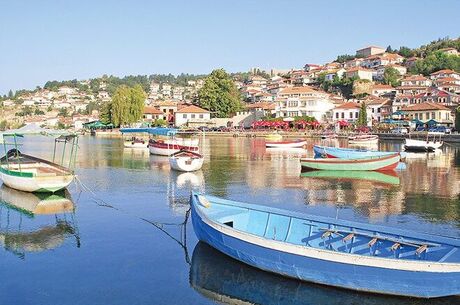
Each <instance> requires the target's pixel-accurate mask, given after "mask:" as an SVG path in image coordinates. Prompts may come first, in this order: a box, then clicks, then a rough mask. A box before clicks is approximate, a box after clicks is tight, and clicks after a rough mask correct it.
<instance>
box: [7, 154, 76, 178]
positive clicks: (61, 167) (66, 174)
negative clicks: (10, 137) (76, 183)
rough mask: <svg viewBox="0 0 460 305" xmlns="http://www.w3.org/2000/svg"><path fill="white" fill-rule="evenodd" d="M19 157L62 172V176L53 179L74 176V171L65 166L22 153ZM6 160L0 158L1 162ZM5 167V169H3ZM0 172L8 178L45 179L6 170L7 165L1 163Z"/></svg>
mask: <svg viewBox="0 0 460 305" xmlns="http://www.w3.org/2000/svg"><path fill="white" fill-rule="evenodd" d="M19 156H22V157H25V158H27V159H30V160H32V161H35V162H39V163H44V164H47V165H50V166H52V167H55V168H57V169H59V170H61V171H63V173H62V174H56V176H55V177H66V176H71V175H73V174H74V171H72V170H71V169H69V168H67V167H65V166H62V165H59V164H57V163H53V162H51V161H48V160H45V159H41V158H38V157H34V156H31V155H26V154H23V153H21V152H20V153H19ZM6 159H7V156H6V155H5V156H3V157H2V158H1V161H2V162H3V161H5V162H6ZM18 163H19V162H17V161H16V160H15V164H18ZM19 164H20V163H19ZM5 167H6V168H5ZM0 172H1V173H3V174H5V175H9V176H15V177H22V178H45V177H44V176H39V175H37V174H33V173H29V172H21V171H18V170H11V169H8V164H7V163H2V164H1V166H0Z"/></svg>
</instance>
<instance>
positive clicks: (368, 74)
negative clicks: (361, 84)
mask: <svg viewBox="0 0 460 305" xmlns="http://www.w3.org/2000/svg"><path fill="white" fill-rule="evenodd" d="M373 72H374V70H370V69H366V68H361V67H355V68H350V69H348V70H346V72H345V76H346V77H349V78H352V77H358V78H359V79H367V80H370V81H372V74H373Z"/></svg>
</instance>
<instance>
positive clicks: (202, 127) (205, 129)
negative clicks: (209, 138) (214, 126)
mask: <svg viewBox="0 0 460 305" xmlns="http://www.w3.org/2000/svg"><path fill="white" fill-rule="evenodd" d="M197 129H198V130H199V131H203V132H208V131H211V128H209V127H208V126H200V127H198V128H197Z"/></svg>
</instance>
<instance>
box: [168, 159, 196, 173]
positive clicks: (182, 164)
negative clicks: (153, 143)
mask: <svg viewBox="0 0 460 305" xmlns="http://www.w3.org/2000/svg"><path fill="white" fill-rule="evenodd" d="M203 160H204V158H189V157H177V158H175V157H170V158H169V164H170V165H171V168H172V169H174V170H176V171H180V172H194V171H197V170H199V169H201V167H202V166H203Z"/></svg>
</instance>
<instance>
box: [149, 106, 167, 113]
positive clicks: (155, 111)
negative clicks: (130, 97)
mask: <svg viewBox="0 0 460 305" xmlns="http://www.w3.org/2000/svg"><path fill="white" fill-rule="evenodd" d="M144 114H163V112H162V111H161V110H159V109H157V108H155V107H148V106H145V107H144Z"/></svg>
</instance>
